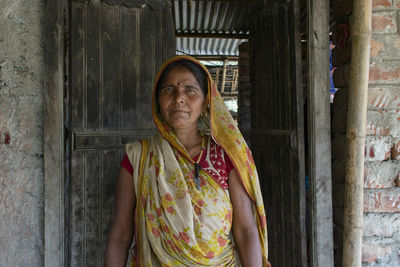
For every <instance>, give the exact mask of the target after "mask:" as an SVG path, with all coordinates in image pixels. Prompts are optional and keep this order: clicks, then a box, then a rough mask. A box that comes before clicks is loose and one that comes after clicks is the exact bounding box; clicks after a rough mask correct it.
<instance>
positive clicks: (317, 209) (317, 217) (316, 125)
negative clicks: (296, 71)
mask: <svg viewBox="0 0 400 267" xmlns="http://www.w3.org/2000/svg"><path fill="white" fill-rule="evenodd" d="M307 15H308V18H307V20H308V33H307V36H308V37H307V46H308V48H307V49H308V75H307V77H308V82H307V84H308V86H309V87H308V96H309V99H308V103H309V105H308V114H309V115H308V120H309V123H308V125H309V129H308V133H309V137H308V140H309V141H308V143H309V162H310V165H309V166H310V175H309V176H310V190H311V232H312V233H313V235H312V249H311V254H312V266H333V262H334V257H333V234H332V227H333V224H332V193H331V192H332V185H331V135H330V102H329V94H330V93H329V79H330V77H329V1H328V0H321V1H311V0H309V1H307Z"/></svg>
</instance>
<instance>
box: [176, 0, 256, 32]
mask: <svg viewBox="0 0 400 267" xmlns="http://www.w3.org/2000/svg"><path fill="white" fill-rule="evenodd" d="M171 2H172V14H173V17H174V24H175V30H176V33H177V34H227V35H235V34H237V35H248V34H249V33H250V32H249V21H248V18H247V15H248V7H249V3H250V2H251V1H215V0H214V1H202V0H200V1H199V0H193V1H188V0H172V1H171Z"/></svg>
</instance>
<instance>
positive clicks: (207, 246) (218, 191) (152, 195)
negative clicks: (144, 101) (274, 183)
mask: <svg viewBox="0 0 400 267" xmlns="http://www.w3.org/2000/svg"><path fill="white" fill-rule="evenodd" d="M181 59H186V60H190V61H192V62H194V63H195V64H198V65H199V66H200V67H201V68H203V70H204V71H205V72H206V73H207V75H208V94H207V101H208V104H209V108H208V116H209V123H210V126H209V128H210V129H209V133H210V134H211V136H210V138H213V140H214V141H215V142H216V143H217V144H218V145H220V146H221V147H222V148H223V150H224V151H225V153H226V154H227V155H228V156H229V158H230V159H231V161H232V163H233V165H234V167H235V169H236V170H237V172H238V174H239V176H240V179H241V182H242V184H243V186H244V188H245V190H246V192H247V193H248V195H249V196H250V198H251V200H252V203H253V210H254V217H255V220H256V222H257V226H258V232H259V237H260V245H261V248H262V254H263V265H264V266H267V265H268V261H267V257H268V246H267V245H268V241H267V227H266V219H265V218H266V216H265V212H264V205H263V200H262V195H261V190H260V185H259V180H258V175H257V171H256V167H255V164H254V161H253V158H252V155H251V152H250V150H249V148H248V146H247V144H246V142H245V141H244V139H243V137H242V135H241V133H240V131H239V130H238V128H237V126H236V124H235V122H234V120H233V118H232V116H231V115H230V113H229V111H228V110H227V108H226V107H225V104H224V102H223V99H222V97H221V96H220V94H219V93H218V91H217V89H216V87H215V86H214V84H213V82H212V79H211V76H210V74H209V73H208V71H207V69H206V68H205V67H204V66H203V65H201V64H200V63H199V62H198V61H197V60H195V59H193V58H191V57H188V56H177V57H175V58H172V59H171V60H170V61H168V62H166V63H165V64H164V65H163V67H162V68H161V70H160V72H159V74H158V75H157V78H156V82H155V85H156V84H157V81H158V79H159V78H160V75H161V73H162V72H163V71H164V69H165V68H166V67H167V66H168V65H169V64H171V63H173V62H175V61H178V60H181ZM155 96H156V94H155V87H154V90H153V103H152V112H153V119H154V123H155V124H156V127H157V128H158V130H159V134H158V135H156V136H155V137H154V138H152V139H150V140H148V141H147V142H148V144H149V152H148V153H147V155H146V160H145V162H144V164H142V165H141V164H140V161H139V160H138V158H139V156H140V155H138V154H140V151H141V145H140V144H139V142H135V143H132V144H129V145H127V147H126V153H127V155H128V157H129V159H130V161H131V163H132V165H133V168H134V170H135V173H134V175H133V177H134V184H135V193H136V199H137V203H136V216H135V239H136V245H135V254H136V255H135V257H134V258H133V259H132V260H131V264H132V266H193V265H197V266H199V265H200V266H240V261H239V260H238V258H237V252H236V250H235V248H234V244H233V243H234V242H233V238H232V235H231V227H232V215H233V210H232V206H231V203H230V199H229V192H228V191H227V190H224V189H223V188H222V187H221V186H220V185H219V184H218V183H217V182H216V181H215V180H214V179H213V178H212V177H211V175H210V174H209V173H208V172H206V171H203V170H200V173H199V174H200V181H201V182H200V186H201V189H200V190H198V189H197V188H196V186H195V185H194V180H193V176H194V160H193V159H192V158H190V157H189V155H188V153H187V152H186V150H185V148H184V147H183V145H182V144H181V143H180V142H179V140H178V138H177V137H176V136H175V134H174V133H173V130H172V129H170V127H168V125H167V124H165V122H163V120H162V118H161V116H160V115H159V113H158V107H157V99H155ZM140 168H142V169H143V170H144V171H143V175H142V177H139V175H138V174H139V172H138V169H140Z"/></svg>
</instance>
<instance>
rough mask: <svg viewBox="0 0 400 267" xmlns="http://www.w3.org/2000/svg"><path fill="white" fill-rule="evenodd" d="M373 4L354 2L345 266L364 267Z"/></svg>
mask: <svg viewBox="0 0 400 267" xmlns="http://www.w3.org/2000/svg"><path fill="white" fill-rule="evenodd" d="M371 1H372V0H353V15H352V18H351V38H352V50H351V69H350V88H349V100H348V112H347V129H346V138H347V141H348V152H347V161H346V185H345V199H344V216H343V217H344V219H343V266H344V267H347V266H349V267H350V266H352V267H354V266H361V256H362V255H361V254H362V250H361V245H362V224H363V195H364V188H363V181H364V149H365V134H366V120H367V97H368V72H369V50H370V42H371V13H372V2H371Z"/></svg>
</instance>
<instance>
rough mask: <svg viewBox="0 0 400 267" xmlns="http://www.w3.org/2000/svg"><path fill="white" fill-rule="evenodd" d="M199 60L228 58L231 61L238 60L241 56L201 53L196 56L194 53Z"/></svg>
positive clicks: (222, 59)
mask: <svg viewBox="0 0 400 267" xmlns="http://www.w3.org/2000/svg"><path fill="white" fill-rule="evenodd" d="M193 57H195V58H196V59H197V60H210V61H224V60H225V59H228V60H229V61H231V62H232V61H234V62H235V61H238V60H239V57H238V56H220V55H199V56H196V55H194V56H193Z"/></svg>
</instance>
